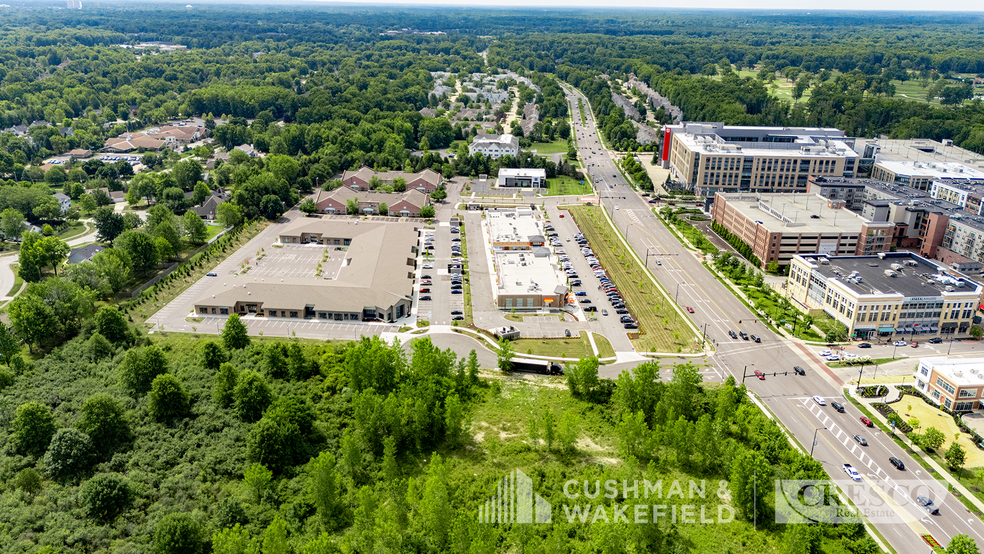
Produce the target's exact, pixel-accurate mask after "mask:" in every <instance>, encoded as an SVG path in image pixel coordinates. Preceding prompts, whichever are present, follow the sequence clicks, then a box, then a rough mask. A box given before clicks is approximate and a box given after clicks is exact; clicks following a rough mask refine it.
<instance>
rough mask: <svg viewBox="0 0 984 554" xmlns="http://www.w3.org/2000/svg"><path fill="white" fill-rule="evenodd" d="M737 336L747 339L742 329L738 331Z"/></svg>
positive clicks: (746, 334)
mask: <svg viewBox="0 0 984 554" xmlns="http://www.w3.org/2000/svg"><path fill="white" fill-rule="evenodd" d="M738 336H739V337H741V340H748V333H746V332H744V331H739V332H738Z"/></svg>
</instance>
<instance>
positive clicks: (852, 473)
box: [841, 464, 861, 481]
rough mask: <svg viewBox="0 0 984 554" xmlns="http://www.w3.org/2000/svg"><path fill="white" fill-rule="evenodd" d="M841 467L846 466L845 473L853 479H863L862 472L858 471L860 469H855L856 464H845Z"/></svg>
mask: <svg viewBox="0 0 984 554" xmlns="http://www.w3.org/2000/svg"><path fill="white" fill-rule="evenodd" d="M841 467H843V468H844V473H846V474H847V476H848V477H850V478H851V480H852V481H861V474H860V473H858V470H856V469H854V466H852V465H851V464H844V465H843V466H841Z"/></svg>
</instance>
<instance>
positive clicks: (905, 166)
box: [871, 158, 984, 190]
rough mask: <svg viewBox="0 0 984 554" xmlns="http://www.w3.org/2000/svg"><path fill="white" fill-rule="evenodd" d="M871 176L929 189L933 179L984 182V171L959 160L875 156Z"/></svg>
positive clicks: (915, 187)
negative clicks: (933, 160) (931, 160)
mask: <svg viewBox="0 0 984 554" xmlns="http://www.w3.org/2000/svg"><path fill="white" fill-rule="evenodd" d="M871 178H872V179H877V180H879V181H885V182H888V183H899V184H900V185H907V186H910V187H912V188H914V189H918V190H929V187H930V185H931V184H932V183H933V181H964V182H969V183H974V184H984V171H982V170H979V169H976V168H973V167H970V166H968V165H965V164H962V163H957V162H916V161H894V160H884V159H880V158H875V165H874V167H872V168H871Z"/></svg>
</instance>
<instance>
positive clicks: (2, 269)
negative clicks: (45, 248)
mask: <svg viewBox="0 0 984 554" xmlns="http://www.w3.org/2000/svg"><path fill="white" fill-rule="evenodd" d="M86 223H89V224H91V225H93V228H94V227H95V224H93V223H92V222H91V221H89V220H85V221H83V222H82V224H83V225H85V224H86ZM98 235H99V233H98V231H95V230H93V231H92V232H91V233H89V234H86V235H82V236H80V237H76V238H74V239H70V240H68V241H67V242H68V245H69V246H71V247H75V246H79V245H80V244H86V243H89V242H95V240H96V238H97V236H98ZM18 259H19V255H18V254H11V255H9V256H3V257H0V294H3V296H0V302H8V301H10V300H12V299H13V298H14V297H15V296H17V293H19V292H20V291H21V290H24V287H23V286H21V288H20V290H18V291H15V292H14V294H11V295H8V294H7V293H9V292H10V289H11V288H13V286H14V281H15V280H16V279H17V277H16V275H14V270H13V268H12V267H11V265H13V264H15V263H17V260H18Z"/></svg>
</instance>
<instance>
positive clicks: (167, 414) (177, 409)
mask: <svg viewBox="0 0 984 554" xmlns="http://www.w3.org/2000/svg"><path fill="white" fill-rule="evenodd" d="M147 398H148V400H147V413H148V414H149V415H150V417H152V418H154V419H156V420H157V421H168V420H172V419H177V418H182V417H185V416H187V415H188V412H189V411H190V409H191V402H190V400H189V398H188V393H186V392H185V390H184V387H183V386H181V381H179V380H178V378H177V377H175V376H174V375H172V374H170V373H162V374H161V375H158V376H157V377H155V378H154V381H153V383H151V385H150V394H149V395H148V397H147Z"/></svg>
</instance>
